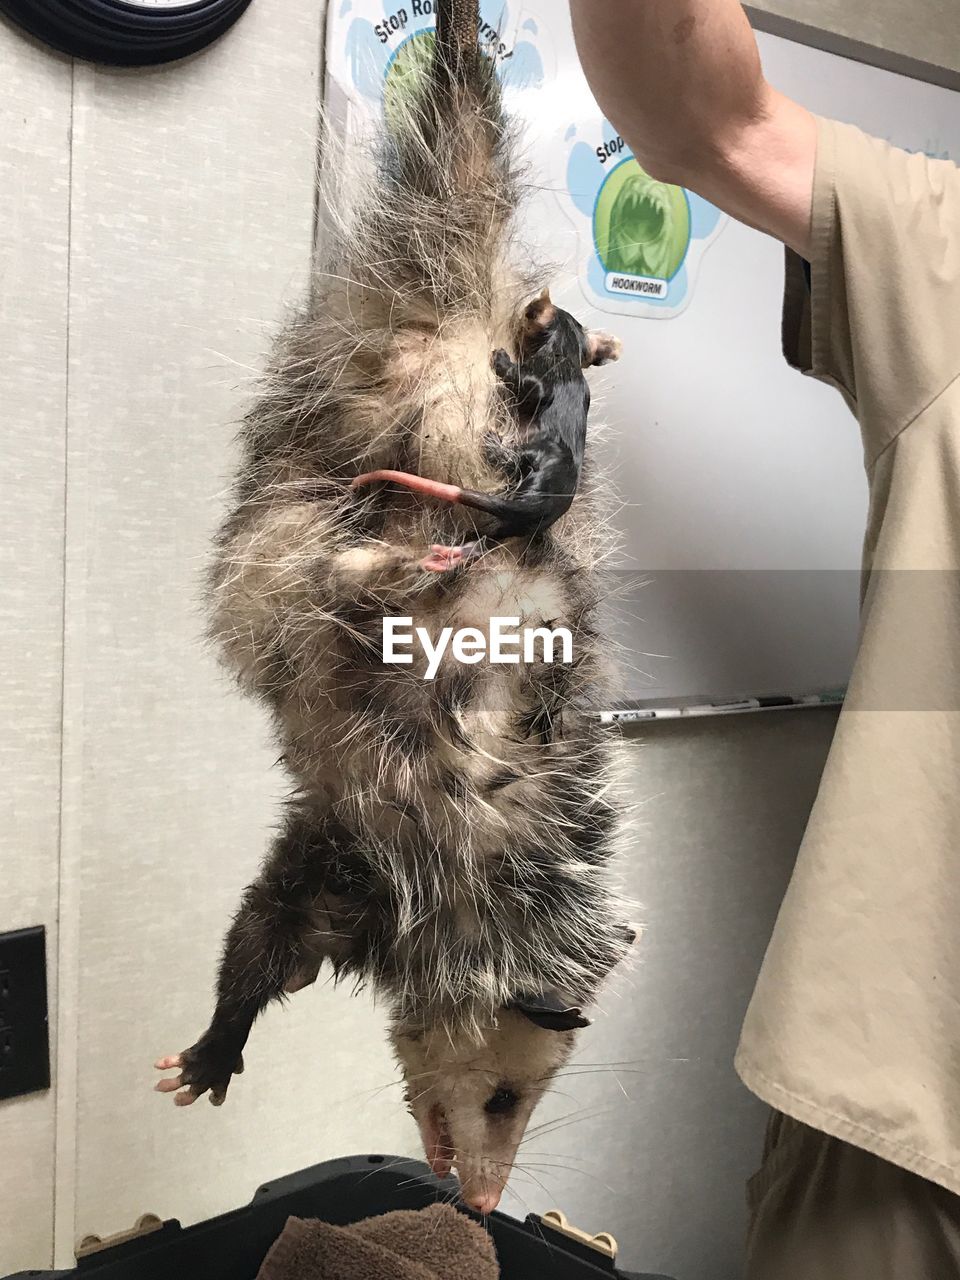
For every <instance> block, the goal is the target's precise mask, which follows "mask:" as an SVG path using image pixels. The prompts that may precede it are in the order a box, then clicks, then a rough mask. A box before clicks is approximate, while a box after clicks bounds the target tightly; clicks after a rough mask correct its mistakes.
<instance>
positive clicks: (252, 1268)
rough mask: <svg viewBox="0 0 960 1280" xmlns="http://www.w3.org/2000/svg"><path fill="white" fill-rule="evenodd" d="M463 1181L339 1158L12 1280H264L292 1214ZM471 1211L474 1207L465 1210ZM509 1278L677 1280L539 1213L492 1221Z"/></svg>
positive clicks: (347, 1219)
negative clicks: (613, 1256)
mask: <svg viewBox="0 0 960 1280" xmlns="http://www.w3.org/2000/svg"><path fill="white" fill-rule="evenodd" d="M455 1193H456V1183H455V1182H444V1183H440V1182H438V1181H437V1180H436V1178H434V1177H433V1175H432V1174H431V1172H430V1170H429V1169H428V1168H427V1166H426V1165H424V1164H419V1163H418V1162H416V1161H412V1160H396V1159H393V1158H391V1157H388V1156H352V1157H350V1158H348V1159H346V1160H330V1161H328V1162H327V1163H326V1164H317V1165H314V1166H313V1167H312V1168H310V1169H304V1170H302V1172H300V1173H293V1174H290V1175H289V1176H288V1177H285V1178H279V1179H278V1180H277V1181H276V1182H271V1183H269V1184H267V1185H266V1186H262V1187H261V1188H260V1189H259V1190H258V1191H257V1193H256V1195H255V1196H254V1197H253V1200H252V1201H251V1202H250V1204H248V1205H246V1206H244V1207H243V1208H242V1209H234V1210H233V1211H232V1212H230V1213H224V1214H221V1215H220V1217H218V1218H210V1219H209V1220H208V1221H207V1222H198V1223H197V1224H196V1225H195V1226H192V1227H181V1226H180V1223H179V1222H177V1221H175V1220H171V1221H170V1222H165V1223H164V1224H163V1226H162V1227H161V1228H159V1229H158V1230H155V1231H152V1232H150V1233H149V1234H148V1235H145V1236H141V1237H139V1238H138V1239H136V1240H129V1241H126V1242H124V1243H122V1244H118V1245H115V1246H113V1247H112V1248H109V1249H104V1250H103V1251H101V1252H98V1253H94V1254H90V1255H89V1256H88V1257H85V1258H81V1260H80V1262H79V1264H78V1266H77V1267H76V1269H75V1270H73V1271H23V1272H20V1274H19V1275H18V1276H8V1277H7V1280H25V1277H27V1276H43V1277H46V1280H174V1278H175V1280H255V1277H256V1274H257V1272H258V1271H259V1269H260V1264H261V1263H262V1262H263V1259H264V1258H265V1257H266V1255H267V1251H268V1249H269V1248H270V1246H271V1245H272V1244H273V1242H274V1240H276V1238H277V1236H279V1234H280V1232H281V1231H282V1230H283V1228H284V1225H285V1224H286V1221H287V1218H288V1217H290V1215H291V1214H293V1215H294V1216H295V1217H298V1218H322V1219H323V1220H324V1221H325V1222H332V1223H334V1224H336V1225H338V1226H346V1225H347V1224H348V1223H351V1222H359V1221H360V1220H361V1219H362V1218H372V1217H375V1216H376V1215H378V1214H382V1213H390V1212H391V1211H392V1210H394V1209H425V1208H426V1207H427V1206H428V1205H431V1204H434V1203H435V1202H436V1201H437V1200H438V1199H451V1197H452V1196H454V1195H455ZM464 1212H466V1210H464ZM486 1225H487V1228H488V1230H489V1231H490V1234H491V1235H492V1236H493V1240H494V1243H495V1245H496V1248H497V1255H498V1257H499V1259H500V1266H501V1268H502V1275H503V1280H669V1277H666V1276H653V1275H644V1276H638V1275H633V1274H628V1273H627V1272H624V1271H618V1270H617V1269H616V1267H615V1266H614V1264H613V1262H612V1261H611V1260H610V1259H609V1258H606V1257H604V1256H603V1255H602V1254H601V1253H599V1252H597V1250H596V1249H594V1248H591V1247H590V1246H588V1245H586V1244H583V1243H580V1242H579V1241H577V1240H574V1239H570V1238H569V1237H568V1236H566V1235H564V1234H563V1233H561V1232H560V1231H558V1230H556V1229H555V1228H553V1227H551V1226H550V1225H548V1224H547V1223H544V1222H543V1221H541V1219H540V1218H538V1217H536V1216H535V1215H532V1214H531V1215H530V1217H528V1218H527V1220H526V1222H517V1221H516V1220H515V1219H513V1218H508V1217H507V1216H506V1215H505V1214H502V1213H493V1214H491V1215H490V1216H489V1218H487V1219H486Z"/></svg>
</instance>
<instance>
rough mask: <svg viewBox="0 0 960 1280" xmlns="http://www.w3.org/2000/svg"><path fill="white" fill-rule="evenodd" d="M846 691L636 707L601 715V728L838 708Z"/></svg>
mask: <svg viewBox="0 0 960 1280" xmlns="http://www.w3.org/2000/svg"><path fill="white" fill-rule="evenodd" d="M844 694H845V690H843V689H829V690H824V691H823V692H822V693H804V694H799V695H797V694H789V693H782V694H781V693H772V694H764V695H763V696H762V697H756V698H728V699H724V700H721V701H719V702H700V703H695V704H690V705H688V706H684V707H635V708H631V709H629V710H624V711H604V712H602V713H601V715H600V721H601V723H602V724H637V723H641V722H644V721H648V720H649V721H653V720H680V719H697V718H698V717H700V716H725V715H738V714H740V713H742V712H746V711H777V710H789V709H790V708H791V707H827V706H837V705H839V704H840V703H841V702H843V699H844Z"/></svg>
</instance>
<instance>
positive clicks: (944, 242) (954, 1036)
mask: <svg viewBox="0 0 960 1280" xmlns="http://www.w3.org/2000/svg"><path fill="white" fill-rule="evenodd" d="M811 268H812V287H811V289H810V290H808V289H807V286H806V281H805V279H804V276H803V270H802V264H801V263H800V261H799V259H797V258H796V256H795V255H793V254H789V253H788V263H787V288H786V298H785V307H784V346H785V351H786V355H787V358H788V360H789V361H790V363H791V364H792V365H794V366H795V367H796V368H798V369H800V370H802V371H803V372H804V373H809V374H811V375H812V376H813V377H815V378H819V379H821V380H822V381H824V382H828V383H830V384H831V385H833V386H835V387H836V388H837V389H838V390H839V391H840V392H841V393H842V394H843V396H844V398H845V399H846V401H847V403H848V404H849V405H850V407H851V409H852V410H853V412H854V413H855V415H856V416H857V419H858V420H859V422H860V426H861V431H862V435H863V447H864V457H865V462H866V468H867V475H868V478H869V483H870V512H869V518H868V524H867V531H866V538H865V544H864V564H863V591H862V605H863V608H862V619H861V634H860V645H859V652H858V655H857V660H856V664H855V669H854V673H853V677H852V681H851V684H850V689H849V695H848V700H847V702H846V705H845V706H844V709H843V711H842V713H841V716H840V720H839V723H838V727H837V733H836V736H835V739H834V742H833V745H832V748H831V751H830V755H829V758H828V760H827V764H826V769H825V771H824V775H823V781H822V783H821V786H820V791H819V794H818V796H817V800H816V803H815V805H814V808H813V812H812V813H811V816H810V821H809V825H808V827H807V831H806V834H805V837H804V840H803V844H802V847H801V850H800V854H799V858H798V861H797V866H796V870H795V872H794V875H793V879H792V881H791V884H790V888H789V890H788V892H787V895H786V898H785V899H784V903H783V906H782V908H781V911H780V916H779V919H778V921H777V925H776V929H775V931H774V934H773V938H772V940H771V942H770V946H769V949H768V951H767V955H766V958H765V960H764V964H763V969H762V971H761V973H760V977H759V980H758V982H757V986H756V990H755V992H754V995H753V1000H752V1002H751V1004H750V1008H749V1010H748V1012H747V1017H746V1021H745V1024H744V1028H743V1033H742V1037H741V1041H740V1048H739V1051H738V1054H737V1069H738V1071H739V1073H740V1076H741V1078H742V1079H743V1081H744V1083H745V1084H746V1085H747V1086H748V1087H749V1088H750V1089H751V1090H752V1091H753V1092H754V1093H756V1094H758V1095H759V1097H761V1098H762V1099H763V1100H764V1101H766V1102H767V1103H769V1104H770V1105H771V1106H773V1107H775V1108H777V1109H778V1110H780V1111H783V1112H786V1113H787V1114H788V1115H791V1116H793V1117H794V1118H795V1119H797V1120H800V1121H803V1122H804V1123H806V1124H808V1125H812V1126H814V1127H815V1128H817V1129H820V1130H822V1131H824V1132H825V1133H828V1134H831V1135H832V1136H834V1137H838V1138H842V1139H845V1140H846V1141H848V1142H851V1143H854V1144H856V1145H857V1146H859V1147H862V1148H864V1149H866V1150H867V1151H871V1152H873V1153H874V1154H875V1155H879V1156H881V1157H883V1158H885V1159H887V1160H890V1161H892V1162H894V1163H896V1164H898V1165H901V1166H903V1167H904V1168H906V1169H910V1170H912V1171H914V1172H916V1173H919V1174H921V1175H922V1176H924V1177H927V1178H930V1179H932V1180H934V1181H936V1182H939V1183H941V1184H942V1185H943V1186H945V1187H948V1188H950V1189H951V1190H952V1191H954V1192H958V1193H960V170H958V169H957V168H956V167H955V166H954V165H953V164H951V163H949V162H947V161H931V160H928V159H927V158H926V157H924V156H922V155H907V154H906V153H905V152H902V151H898V150H896V149H894V148H891V147H889V146H887V145H886V144H885V143H881V142H878V141H876V140H875V139H872V138H868V137H866V136H865V135H864V134H862V133H861V132H859V130H857V129H854V128H852V127H850V126H847V125H841V124H836V123H833V122H831V121H821V122H820V124H819V142H818V155H817V169H816V178H815V184H814V200H813V247H812V253H811Z"/></svg>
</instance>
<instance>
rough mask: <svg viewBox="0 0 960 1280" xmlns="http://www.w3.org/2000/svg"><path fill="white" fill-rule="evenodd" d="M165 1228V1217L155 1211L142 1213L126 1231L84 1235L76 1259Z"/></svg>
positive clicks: (78, 1259)
mask: <svg viewBox="0 0 960 1280" xmlns="http://www.w3.org/2000/svg"><path fill="white" fill-rule="evenodd" d="M162 1230H163V1219H162V1218H158V1217H157V1215H156V1214H155V1213H141V1215H140V1217H139V1218H138V1219H137V1220H136V1222H135V1223H134V1225H133V1226H132V1227H128V1228H127V1230H126V1231H118V1232H117V1233H116V1235H112V1236H94V1235H90V1236H84V1237H83V1239H82V1240H81V1241H80V1243H79V1244H78V1245H77V1251H76V1259H77V1261H78V1262H79V1261H80V1259H81V1258H88V1257H89V1256H90V1254H92V1253H100V1252H102V1251H103V1250H104V1249H113V1248H114V1247H115V1246H116V1245H118V1244H127V1243H128V1242H129V1241H131V1240H139V1239H140V1237H141V1236H149V1235H152V1234H153V1232H154V1231H162Z"/></svg>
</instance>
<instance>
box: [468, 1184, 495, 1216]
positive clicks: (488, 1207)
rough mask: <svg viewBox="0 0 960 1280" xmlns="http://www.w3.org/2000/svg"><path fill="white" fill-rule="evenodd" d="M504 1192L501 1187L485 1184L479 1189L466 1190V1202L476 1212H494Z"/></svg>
mask: <svg viewBox="0 0 960 1280" xmlns="http://www.w3.org/2000/svg"><path fill="white" fill-rule="evenodd" d="M502 1194H503V1192H502V1190H501V1188H500V1187H496V1188H494V1187H490V1186H485V1187H482V1188H480V1189H479V1190H477V1191H466V1192H464V1196H463V1199H464V1203H465V1204H466V1205H467V1206H468V1207H469V1208H470V1209H473V1211H474V1212H475V1213H493V1211H494V1209H496V1207H497V1205H498V1204H499V1203H500V1196H501V1195H502Z"/></svg>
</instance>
